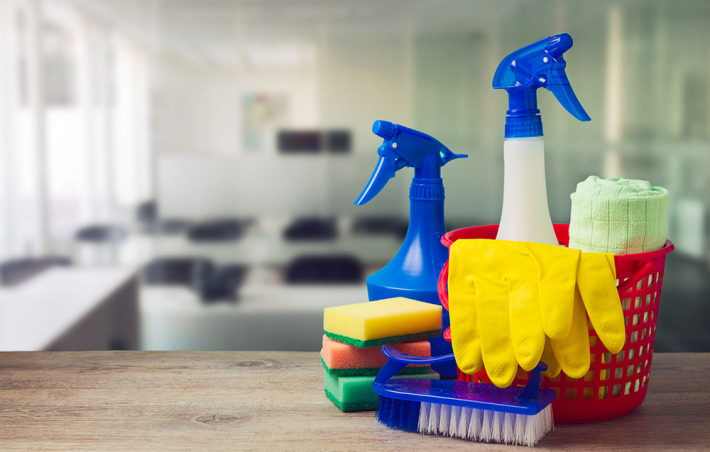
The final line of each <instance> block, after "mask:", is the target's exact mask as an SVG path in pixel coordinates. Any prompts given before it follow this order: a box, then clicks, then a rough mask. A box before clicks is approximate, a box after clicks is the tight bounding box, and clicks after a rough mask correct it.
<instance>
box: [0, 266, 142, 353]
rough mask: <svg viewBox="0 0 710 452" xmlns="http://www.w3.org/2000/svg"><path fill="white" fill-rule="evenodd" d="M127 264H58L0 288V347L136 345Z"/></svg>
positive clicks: (134, 283) (133, 288)
mask: <svg viewBox="0 0 710 452" xmlns="http://www.w3.org/2000/svg"><path fill="white" fill-rule="evenodd" d="M137 299H138V276H137V272H136V270H135V269H132V268H94V267H91V268H82V267H62V268H54V269H51V270H48V271H46V272H44V273H42V274H40V275H38V276H36V277H34V278H32V279H31V280H28V281H26V282H25V283H23V284H21V285H19V286H16V287H12V288H8V289H0V350H108V349H112V348H122V349H136V348H138V345H139V344H138V317H137V311H138V310H137Z"/></svg>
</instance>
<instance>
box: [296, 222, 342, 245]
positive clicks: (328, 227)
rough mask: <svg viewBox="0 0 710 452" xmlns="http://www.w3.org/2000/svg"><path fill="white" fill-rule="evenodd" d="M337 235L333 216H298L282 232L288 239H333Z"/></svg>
mask: <svg viewBox="0 0 710 452" xmlns="http://www.w3.org/2000/svg"><path fill="white" fill-rule="evenodd" d="M337 236H338V230H337V228H336V224H335V219H334V218H315V217H309V218H299V219H296V220H294V222H293V223H291V224H290V225H289V226H287V227H286V229H285V230H284V232H283V237H284V239H286V240H289V241H301V240H334V239H335V238H336V237H337Z"/></svg>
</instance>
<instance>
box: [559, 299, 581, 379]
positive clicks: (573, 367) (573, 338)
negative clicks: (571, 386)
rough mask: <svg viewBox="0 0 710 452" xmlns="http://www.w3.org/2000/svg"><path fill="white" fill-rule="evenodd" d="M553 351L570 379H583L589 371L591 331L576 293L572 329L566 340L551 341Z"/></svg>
mask: <svg viewBox="0 0 710 452" xmlns="http://www.w3.org/2000/svg"><path fill="white" fill-rule="evenodd" d="M551 343H552V350H553V352H554V353H555V358H557V362H558V363H559V365H560V367H561V368H562V370H563V371H564V372H565V374H567V376H568V377H570V378H582V377H583V376H584V374H586V373H587V371H588V370H589V330H588V328H587V314H586V313H585V312H584V302H583V301H582V297H581V295H580V294H579V291H578V290H577V291H575V297H574V310H573V314H572V327H571V328H570V332H569V334H568V335H567V337H566V338H564V339H551Z"/></svg>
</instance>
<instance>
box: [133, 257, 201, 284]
mask: <svg viewBox="0 0 710 452" xmlns="http://www.w3.org/2000/svg"><path fill="white" fill-rule="evenodd" d="M213 268H214V264H213V263H212V261H211V260H209V259H203V258H189V257H186V258H181V257H177V258H173V257H162V258H157V259H154V260H152V261H151V262H149V263H148V264H147V265H146V266H145V267H144V269H143V282H144V283H145V284H147V285H183V286H187V287H192V288H196V287H199V286H200V285H201V284H202V282H201V281H202V279H204V275H205V274H209V273H211V272H212V269H213Z"/></svg>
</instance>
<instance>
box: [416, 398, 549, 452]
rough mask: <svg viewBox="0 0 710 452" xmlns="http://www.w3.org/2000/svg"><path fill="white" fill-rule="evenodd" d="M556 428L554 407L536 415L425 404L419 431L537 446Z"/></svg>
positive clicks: (420, 414)
mask: <svg viewBox="0 0 710 452" xmlns="http://www.w3.org/2000/svg"><path fill="white" fill-rule="evenodd" d="M553 427H554V424H553V420H552V406H550V405H548V406H547V407H545V409H544V410H542V411H540V412H539V413H538V414H536V415H534V416H526V415H522V414H511V413H501V412H496V411H488V410H477V409H475V408H463V407H458V406H451V405H439V404H437V403H422V404H421V408H420V409H419V424H418V428H419V432H420V433H427V434H429V435H445V436H454V437H457V438H463V439H468V440H471V441H486V442H497V443H504V444H520V445H525V446H534V445H535V444H537V442H538V441H540V439H541V438H542V437H543V436H545V434H546V433H547V432H549V431H550V430H552V429H553Z"/></svg>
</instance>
